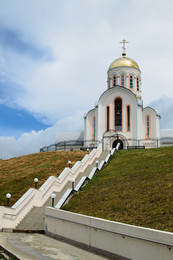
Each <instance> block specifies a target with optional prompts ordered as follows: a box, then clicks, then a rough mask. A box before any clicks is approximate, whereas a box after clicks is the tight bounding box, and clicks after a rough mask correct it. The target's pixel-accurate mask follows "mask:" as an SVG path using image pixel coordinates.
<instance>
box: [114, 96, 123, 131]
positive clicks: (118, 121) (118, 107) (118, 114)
mask: <svg viewBox="0 0 173 260" xmlns="http://www.w3.org/2000/svg"><path fill="white" fill-rule="evenodd" d="M114 107H115V111H114V113H115V116H114V117H115V120H114V122H115V131H122V100H121V98H116V99H115V104H114Z"/></svg>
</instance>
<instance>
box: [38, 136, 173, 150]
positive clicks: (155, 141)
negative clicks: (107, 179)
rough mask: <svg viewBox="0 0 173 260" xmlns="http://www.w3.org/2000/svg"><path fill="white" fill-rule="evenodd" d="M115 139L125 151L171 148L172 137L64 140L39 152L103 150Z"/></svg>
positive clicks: (106, 137) (108, 137)
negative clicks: (130, 149) (135, 148)
mask: <svg viewBox="0 0 173 260" xmlns="http://www.w3.org/2000/svg"><path fill="white" fill-rule="evenodd" d="M113 137H114V138H117V140H120V141H122V142H123V149H127V148H128V147H129V146H137V147H140V146H145V148H157V147H160V146H173V137H162V138H150V139H132V138H130V139H122V138H121V135H118V134H116V135H112V136H103V139H102V141H99V140H85V141H83V140H80V141H78V140H69V141H67V140H64V141H61V142H58V143H55V144H51V145H49V146H44V147H41V148H40V152H48V151H73V150H86V149H90V150H92V149H94V148H97V147H98V146H99V144H100V143H102V145H103V150H105V149H106V145H107V143H108V142H109V140H110V139H111V138H113Z"/></svg>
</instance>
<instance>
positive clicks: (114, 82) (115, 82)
mask: <svg viewBox="0 0 173 260" xmlns="http://www.w3.org/2000/svg"><path fill="white" fill-rule="evenodd" d="M113 84H114V87H116V85H117V77H116V76H114V81H113Z"/></svg>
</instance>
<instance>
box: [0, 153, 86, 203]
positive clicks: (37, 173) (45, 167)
mask: <svg viewBox="0 0 173 260" xmlns="http://www.w3.org/2000/svg"><path fill="white" fill-rule="evenodd" d="M85 154H86V152H83V151H70V152H66V151H64V152H62V151H61V152H44V153H36V154H30V155H26V156H21V157H16V158H12V159H9V160H1V161H0V206H2V205H6V197H5V196H6V193H11V195H12V197H11V199H10V206H12V205H13V204H14V203H15V202H16V201H17V200H18V199H19V198H20V197H21V196H22V195H23V194H24V193H25V192H26V191H27V190H28V189H29V188H34V178H38V180H39V181H38V188H39V187H40V186H41V185H42V184H43V183H44V182H45V181H46V180H47V178H48V177H49V176H51V175H54V176H58V175H59V174H60V173H61V172H62V170H63V169H64V168H65V167H67V166H68V161H69V160H70V161H71V162H72V165H74V164H75V162H76V161H79V160H81V159H82V158H83V157H84V155H85Z"/></svg>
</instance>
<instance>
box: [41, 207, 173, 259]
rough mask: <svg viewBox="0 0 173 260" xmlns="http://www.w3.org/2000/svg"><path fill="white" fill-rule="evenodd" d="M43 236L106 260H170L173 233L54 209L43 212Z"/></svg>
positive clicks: (172, 257) (172, 250)
mask: <svg viewBox="0 0 173 260" xmlns="http://www.w3.org/2000/svg"><path fill="white" fill-rule="evenodd" d="M45 233H46V234H47V235H50V236H52V237H55V238H58V239H61V240H66V241H68V242H70V243H72V244H75V245H77V246H79V247H82V248H85V249H87V250H90V251H95V252H99V253H101V254H103V255H105V256H108V257H109V258H110V259H119V260H120V259H121V260H122V259H133V260H139V259H140V260H146V259H148V260H164V259H165V260H172V259H173V233H169V232H164V231H159V230H154V229H148V228H142V227H137V226H132V225H127V224H123V223H119V222H114V221H108V220H104V219H99V218H95V217H89V216H85V215H80V214H76V213H71V212H67V211H63V210H58V209H55V208H50V207H47V208H46V209H45Z"/></svg>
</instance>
